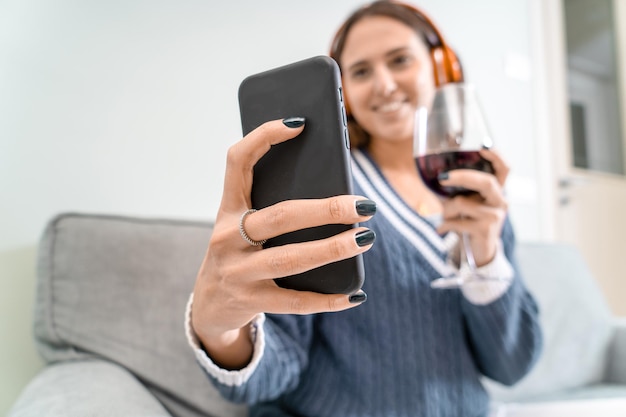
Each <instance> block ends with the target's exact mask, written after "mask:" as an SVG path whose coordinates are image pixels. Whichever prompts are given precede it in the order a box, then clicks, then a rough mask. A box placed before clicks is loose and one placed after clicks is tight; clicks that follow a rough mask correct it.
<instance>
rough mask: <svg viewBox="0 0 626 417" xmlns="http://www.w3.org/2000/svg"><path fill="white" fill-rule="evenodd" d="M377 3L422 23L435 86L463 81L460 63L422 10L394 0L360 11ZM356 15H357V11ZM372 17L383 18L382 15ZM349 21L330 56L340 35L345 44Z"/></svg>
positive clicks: (339, 31)
mask: <svg viewBox="0 0 626 417" xmlns="http://www.w3.org/2000/svg"><path fill="white" fill-rule="evenodd" d="M377 3H390V4H393V5H396V6H400V7H401V8H403V9H405V10H406V12H407V13H411V14H413V15H414V16H415V17H417V18H418V19H419V20H420V21H421V22H422V23H424V27H423V28H422V29H423V32H424V35H425V36H426V42H427V43H428V46H429V47H430V57H431V60H432V64H433V70H434V79H435V85H436V86H441V85H443V84H447V83H458V82H462V81H463V69H462V67H461V62H460V61H459V59H458V58H457V56H456V54H455V53H454V51H453V50H452V49H451V48H450V47H449V46H448V44H447V42H446V41H445V40H444V38H443V35H442V34H441V31H440V30H439V29H438V28H437V26H436V25H435V23H434V22H433V21H432V19H431V18H430V17H428V16H427V15H426V14H425V13H424V12H423V11H422V10H420V9H418V8H417V7H415V6H413V5H411V4H408V3H404V2H400V1H396V0H388V1H380V2H374V3H370V4H369V5H365V6H363V7H362V8H361V10H364V9H368V8H369V7H372V6H373V5H375V4H377ZM356 13H358V11H357V12H356ZM374 15H382V16H385V14H384V13H381V14H374ZM390 17H393V16H390ZM350 20H351V19H349V20H348V21H347V22H346V23H344V25H342V26H341V27H340V28H339V30H338V31H337V33H336V34H335V38H334V40H333V42H332V47H331V55H332V54H333V53H334V52H336V50H337V47H338V45H337V44H338V41H339V39H338V38H339V36H340V35H342V38H343V40H342V41H343V42H345V32H346V29H349V28H347V27H346V26H347V24H348V23H350V25H352V24H353V23H355V22H354V21H352V22H351V21H350Z"/></svg>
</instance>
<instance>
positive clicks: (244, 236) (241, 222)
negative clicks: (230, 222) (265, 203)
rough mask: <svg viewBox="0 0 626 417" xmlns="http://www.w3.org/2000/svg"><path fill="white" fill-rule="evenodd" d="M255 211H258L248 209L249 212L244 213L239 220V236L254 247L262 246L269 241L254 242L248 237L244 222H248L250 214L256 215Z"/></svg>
mask: <svg viewBox="0 0 626 417" xmlns="http://www.w3.org/2000/svg"><path fill="white" fill-rule="evenodd" d="M255 211H256V209H248V210H246V211H244V212H243V214H242V215H241V218H240V219H239V234H240V235H241V237H242V239H243V240H245V241H246V242H248V243H249V244H250V245H252V246H261V245H263V244H264V243H265V242H267V239H263V240H253V239H252V238H251V237H250V236H248V233H247V232H246V229H245V227H244V222H245V220H246V217H247V216H248V215H249V214H252V213H254V212H255Z"/></svg>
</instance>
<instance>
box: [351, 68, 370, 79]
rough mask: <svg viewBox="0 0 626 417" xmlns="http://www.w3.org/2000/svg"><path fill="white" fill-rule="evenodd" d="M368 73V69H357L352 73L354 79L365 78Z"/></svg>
mask: <svg viewBox="0 0 626 417" xmlns="http://www.w3.org/2000/svg"><path fill="white" fill-rule="evenodd" d="M368 73H369V71H368V69H367V68H357V69H355V70H353V71H352V78H365V77H366V76H367V74H368Z"/></svg>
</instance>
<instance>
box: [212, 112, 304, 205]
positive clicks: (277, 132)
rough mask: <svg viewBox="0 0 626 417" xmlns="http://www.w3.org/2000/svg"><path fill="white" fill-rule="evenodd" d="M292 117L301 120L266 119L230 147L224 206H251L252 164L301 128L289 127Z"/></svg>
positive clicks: (302, 120)
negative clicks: (268, 120)
mask: <svg viewBox="0 0 626 417" xmlns="http://www.w3.org/2000/svg"><path fill="white" fill-rule="evenodd" d="M295 119H297V121H299V122H301V123H304V119H303V118H289V119H283V120H273V121H270V122H266V123H264V124H262V125H261V126H259V127H258V128H256V129H254V130H253V131H252V132H250V133H249V134H247V135H246V136H245V137H244V138H243V139H242V140H240V141H239V142H237V143H236V144H234V145H233V146H231V147H230V148H229V150H228V156H227V160H226V174H225V180H224V193H223V196H222V208H223V209H225V210H227V211H230V210H235V211H236V210H239V209H240V208H242V207H250V192H251V190H252V174H253V168H254V165H255V164H256V163H257V162H258V161H259V159H261V157H262V156H263V155H265V154H266V153H267V152H268V151H269V150H270V147H271V146H272V145H275V144H277V143H281V142H284V141H286V140H289V139H292V138H294V137H296V136H297V135H298V134H299V133H300V132H302V129H303V128H304V127H303V125H300V126H296V127H290V126H294V123H289V122H290V121H292V120H295ZM286 122H287V123H286ZM298 124H299V123H295V125H298Z"/></svg>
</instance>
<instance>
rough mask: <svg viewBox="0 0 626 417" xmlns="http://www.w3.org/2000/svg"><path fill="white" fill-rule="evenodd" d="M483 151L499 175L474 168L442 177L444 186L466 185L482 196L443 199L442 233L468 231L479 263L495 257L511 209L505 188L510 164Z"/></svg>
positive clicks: (483, 154) (478, 264)
mask: <svg viewBox="0 0 626 417" xmlns="http://www.w3.org/2000/svg"><path fill="white" fill-rule="evenodd" d="M480 154H481V156H482V157H483V158H485V159H486V160H488V161H489V162H491V164H492V165H493V168H494V171H495V174H494V175H491V174H488V173H485V172H482V171H477V170H472V169H459V170H452V171H449V172H448V179H446V180H440V182H441V184H442V185H445V186H457V187H464V188H467V189H470V190H474V191H476V192H478V195H473V196H468V197H463V196H458V197H455V198H452V199H448V200H445V201H443V223H442V224H441V226H440V227H439V228H438V232H439V233H446V232H448V231H455V232H458V233H463V232H465V233H468V234H469V236H470V242H471V245H472V250H473V252H474V259H475V261H476V266H483V265H486V264H488V263H489V262H491V261H492V260H493V258H494V256H495V254H496V249H497V245H498V241H499V239H500V234H501V232H502V226H503V224H504V220H505V218H506V213H507V208H508V204H507V202H506V199H505V198H504V192H503V187H504V183H505V182H506V178H507V176H508V174H509V167H508V166H507V165H506V163H505V162H504V161H503V160H502V158H501V157H500V156H499V155H498V154H497V153H496V152H494V151H493V150H488V149H483V150H481V151H480Z"/></svg>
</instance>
